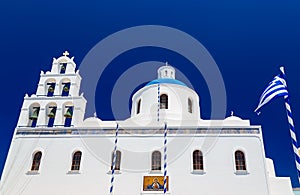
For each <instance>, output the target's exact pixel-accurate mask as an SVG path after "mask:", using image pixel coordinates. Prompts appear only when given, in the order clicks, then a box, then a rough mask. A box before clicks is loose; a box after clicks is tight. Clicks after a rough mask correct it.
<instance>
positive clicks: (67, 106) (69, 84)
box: [17, 51, 86, 128]
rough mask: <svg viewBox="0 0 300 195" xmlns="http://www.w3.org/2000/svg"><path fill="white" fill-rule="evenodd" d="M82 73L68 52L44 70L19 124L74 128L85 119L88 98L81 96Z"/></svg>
mask: <svg viewBox="0 0 300 195" xmlns="http://www.w3.org/2000/svg"><path fill="white" fill-rule="evenodd" d="M80 83H81V76H80V75H79V71H78V70H77V71H76V64H75V62H74V57H72V58H69V53H68V52H67V51H65V52H64V53H63V55H62V56H61V57H59V58H58V59H56V58H53V62H52V68H51V71H47V72H46V73H44V72H43V71H41V74H40V80H39V83H38V87H37V90H36V94H32V95H31V96H28V95H27V94H26V95H25V97H24V102H23V106H22V110H21V113H20V117H19V121H18V125H17V126H18V127H32V128H34V127H74V126H77V125H78V124H80V123H82V122H83V117H84V112H85V106H86V100H85V98H84V97H83V95H79V90H80Z"/></svg>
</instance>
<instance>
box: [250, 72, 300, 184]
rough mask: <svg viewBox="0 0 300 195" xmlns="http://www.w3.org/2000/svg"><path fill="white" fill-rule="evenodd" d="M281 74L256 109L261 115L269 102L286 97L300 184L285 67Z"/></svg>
mask: <svg viewBox="0 0 300 195" xmlns="http://www.w3.org/2000/svg"><path fill="white" fill-rule="evenodd" d="M280 72H281V73H280V74H279V75H277V76H275V78H274V79H273V80H272V81H271V82H270V83H269V85H268V87H267V88H266V89H265V91H264V92H263V94H262V95H261V97H260V100H259V104H258V106H257V108H256V109H255V112H256V113H258V114H259V113H260V109H261V108H262V107H263V106H264V105H265V104H267V103H268V102H269V101H271V100H272V99H274V98H277V97H284V101H285V108H286V113H287V118H288V123H289V129H290V134H291V141H292V147H293V151H294V157H295V165H296V168H297V176H298V182H299V184H300V155H299V153H298V148H299V144H298V142H297V138H296V131H295V126H294V120H293V116H292V110H291V105H290V100H289V93H288V90H287V84H286V80H285V74H284V69H283V67H281V68H280Z"/></svg>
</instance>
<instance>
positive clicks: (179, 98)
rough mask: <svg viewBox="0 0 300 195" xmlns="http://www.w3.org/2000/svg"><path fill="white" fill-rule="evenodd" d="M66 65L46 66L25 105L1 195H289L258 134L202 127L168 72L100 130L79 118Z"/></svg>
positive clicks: (78, 100) (232, 120)
mask: <svg viewBox="0 0 300 195" xmlns="http://www.w3.org/2000/svg"><path fill="white" fill-rule="evenodd" d="M73 59H74V58H69V57H68V55H66V54H65V55H63V56H61V57H59V58H58V59H55V58H54V59H53V64H52V68H51V71H47V72H45V73H44V72H41V74H40V80H39V83H38V87H37V90H36V93H35V94H32V95H27V94H26V95H25V97H24V102H23V105H22V108H21V111H20V117H19V120H18V124H17V126H16V128H15V131H14V135H13V138H12V141H11V145H10V149H9V152H8V156H7V160H6V163H5V167H4V170H3V173H2V177H1V182H0V190H1V191H0V194H1V195H19V194H22V195H23V194H24V195H54V194H55V195H83V194H86V195H98V194H102V195H104V194H110V189H111V186H113V188H112V189H113V192H112V194H114V195H162V194H164V188H166V193H165V194H169V195H198V194H204V195H219V194H224V195H241V194H242V195H292V194H293V191H292V187H291V182H290V178H288V177H276V175H275V171H274V166H273V161H272V160H271V159H268V158H266V157H265V150H264V142H263V136H262V129H261V126H258V125H251V124H250V121H249V120H243V119H241V118H239V117H236V116H233V114H232V115H231V116H229V117H227V118H225V119H224V120H203V119H201V114H200V113H201V112H200V105H201V103H204V102H200V99H199V96H198V94H197V93H196V92H195V91H194V90H192V89H190V88H189V87H187V86H186V85H185V84H184V83H183V82H181V81H178V80H176V78H175V69H174V68H173V67H172V66H169V65H166V66H162V67H160V68H159V69H158V78H157V79H156V80H153V81H151V82H149V83H148V84H147V85H145V86H144V87H142V88H141V89H139V90H138V91H137V92H136V93H135V94H134V95H133V97H132V108H131V116H130V118H128V119H126V120H124V121H102V120H100V119H99V118H98V117H97V116H96V115H95V116H92V117H90V118H84V116H85V106H86V103H87V101H86V99H85V98H84V96H83V95H82V94H81V95H80V94H79V91H80V83H81V79H84V78H81V77H80V75H79V72H78V71H76V64H75V62H74V61H73ZM145 74H147V73H145ZM154 79H155V78H154ZM120 98H121V97H120ZM108 103H109V102H108ZM98 114H99V117H100V116H101V113H98ZM165 128H166V131H165ZM164 132H167V136H165V135H164ZM116 133H117V134H116ZM165 140H167V143H166V144H165V143H164V141H165ZM164 149H166V151H165V150H164ZM114 154H115V155H114ZM165 159H166V160H165ZM113 162H114V163H113ZM165 162H166V166H164V163H165ZM165 170H166V171H167V172H166V175H164V173H165ZM112 178H113V179H112ZM164 179H166V184H165V186H164Z"/></svg>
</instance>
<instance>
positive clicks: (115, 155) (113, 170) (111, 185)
mask: <svg viewBox="0 0 300 195" xmlns="http://www.w3.org/2000/svg"><path fill="white" fill-rule="evenodd" d="M118 133H119V124H118V123H117V128H116V135H115V147H114V151H113V162H112V170H111V180H110V189H109V194H110V195H113V189H114V180H115V168H116V159H117V143H118Z"/></svg>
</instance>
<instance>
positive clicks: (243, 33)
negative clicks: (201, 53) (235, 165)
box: [0, 0, 300, 187]
mask: <svg viewBox="0 0 300 195" xmlns="http://www.w3.org/2000/svg"><path fill="white" fill-rule="evenodd" d="M0 21H1V22H0V25H1V27H0V63H1V77H0V83H1V102H2V104H1V108H2V109H1V110H2V112H0V124H1V128H0V130H1V131H0V141H1V148H0V170H2V168H3V166H4V162H5V159H6V155H7V151H8V148H9V145H10V141H11V137H12V134H13V131H14V128H15V126H16V123H17V120H18V117H19V112H20V108H21V105H22V102H23V97H24V95H25V94H26V93H28V94H32V93H35V90H36V87H37V83H38V79H39V74H40V71H41V70H44V71H46V70H49V69H50V68H51V62H52V57H58V56H60V55H61V54H62V52H63V51H64V50H66V49H67V50H69V52H70V53H71V55H72V56H75V61H76V62H77V64H78V65H80V63H81V61H82V59H83V58H84V56H85V55H86V54H87V52H88V51H89V50H90V49H91V48H92V47H93V46H94V45H95V44H97V43H98V42H99V41H100V40H102V39H103V38H105V37H106V36H108V35H110V34H112V33H114V32H116V31H119V30H122V29H125V28H128V27H132V26H136V25H147V24H155V25H165V26H170V27H173V28H177V29H179V30H182V31H184V32H186V33H188V34H190V35H192V36H193V37H195V38H196V39H197V40H198V41H200V42H201V43H202V44H203V45H204V46H205V47H206V48H207V49H208V51H209V52H210V53H211V55H212V56H213V58H214V59H215V61H216V63H217V64H218V66H219V69H220V71H221V73H222V76H223V79H224V81H225V86H226V92H227V101H228V102H227V113H228V115H229V113H230V111H231V110H234V111H235V113H236V115H238V116H240V117H241V118H245V119H247V118H249V119H250V120H251V123H252V124H261V125H262V127H263V136H264V143H265V150H266V155H267V157H271V158H273V159H274V163H275V169H276V172H277V175H278V176H290V177H292V180H293V185H294V187H296V186H299V185H298V184H297V179H296V171H295V165H294V159H293V153H292V148H291V144H290V135H289V131H288V126H287V120H286V113H285V108H284V103H283V100H280V99H278V100H276V101H274V102H273V103H271V104H269V105H268V106H266V107H265V108H264V109H263V111H262V114H261V115H260V116H257V115H256V114H254V113H253V110H254V109H255V107H256V105H257V103H258V99H259V96H260V94H261V92H262V91H263V90H264V88H265V86H266V85H267V83H268V82H269V81H270V80H271V79H272V78H273V76H275V75H276V74H277V73H278V71H279V70H278V68H279V66H280V65H284V66H285V68H286V74H287V78H288V86H289V91H290V96H291V105H292V110H293V114H294V119H295V126H296V127H295V128H296V131H297V134H298V139H299V140H300V135H299V134H300V101H298V100H299V99H300V91H299V83H300V77H299V72H300V66H299V65H300V2H299V1H296V0H291V1H278V0H276V1H259V0H252V1H238V0H233V1H214V0H213V1H201V2H199V1H196V0H194V1H189V2H187V1H184V2H183V1H176V0H173V1H169V0H166V1H157V0H152V1H119V2H118V1H103V2H102V1H56V0H53V1H46V2H44V1H33V0H28V1H19V2H16V1H2V2H1V3H0ZM166 59H167V60H168V61H169V63H170V64H172V65H174V66H175V67H176V68H178V69H180V70H181V71H182V72H183V73H185V74H186V75H187V76H188V77H190V81H191V82H193V81H197V79H199V74H198V73H195V72H194V70H193V69H192V68H190V67H191V65H190V64H189V62H188V61H187V60H186V59H184V58H182V56H179V55H177V54H176V53H174V52H171V51H167V50H162V49H158V48H140V49H135V50H132V51H129V52H126V53H124V54H122V55H120V56H119V57H118V58H116V59H115V60H114V61H113V62H112V63H111V64H110V65H109V66H108V69H107V70H106V72H104V73H105V74H103V77H101V79H103V80H105V81H106V83H105V85H102V86H98V88H97V93H98V94H101V95H98V96H97V97H98V98H97V100H99V102H96V105H97V112H98V115H99V117H101V118H102V119H113V117H112V112H111V108H110V95H111V91H110V90H109V89H111V88H112V87H113V84H114V82H115V80H114V79H117V77H118V75H119V74H121V71H122V69H123V70H126V68H129V67H130V66H132V65H134V64H136V63H141V62H143V61H150V60H156V61H165V60H166ZM120 63H122V64H123V68H122V69H117V70H116V69H114V68H113V67H115V66H116V64H120ZM112 70H115V71H114V72H112ZM118 71H119V72H118ZM112 73H114V74H115V75H113V74H112ZM83 79H84V78H83ZM200 80H201V78H200ZM145 82H146V81H145ZM195 89H196V91H197V92H198V93H199V95H200V97H201V114H202V116H203V118H205V119H208V118H209V116H210V103H211V102H210V97H209V94H208V90H207V87H206V84H205V83H204V82H203V83H202V85H199V86H197V87H195ZM124 98H128V99H129V97H124Z"/></svg>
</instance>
